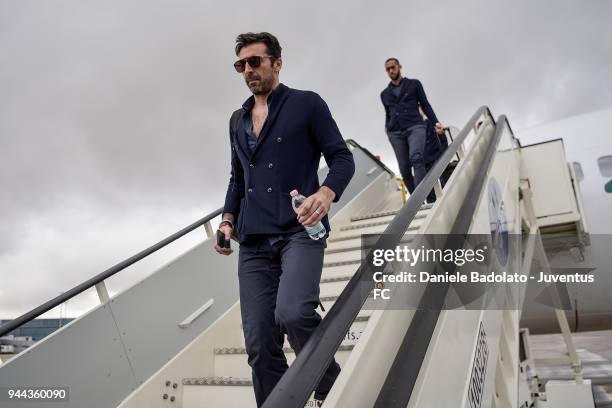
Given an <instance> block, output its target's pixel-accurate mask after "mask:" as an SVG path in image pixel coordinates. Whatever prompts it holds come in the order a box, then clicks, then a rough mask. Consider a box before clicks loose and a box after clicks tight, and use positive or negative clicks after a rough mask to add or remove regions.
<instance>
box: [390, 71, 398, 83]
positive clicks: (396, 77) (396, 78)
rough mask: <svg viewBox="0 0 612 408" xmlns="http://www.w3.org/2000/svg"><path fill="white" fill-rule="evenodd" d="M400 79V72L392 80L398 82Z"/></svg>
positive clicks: (392, 76)
mask: <svg viewBox="0 0 612 408" xmlns="http://www.w3.org/2000/svg"><path fill="white" fill-rule="evenodd" d="M399 77H400V72H398V73H397V74H395V75H391V80H392V81H397V80H398V79H399Z"/></svg>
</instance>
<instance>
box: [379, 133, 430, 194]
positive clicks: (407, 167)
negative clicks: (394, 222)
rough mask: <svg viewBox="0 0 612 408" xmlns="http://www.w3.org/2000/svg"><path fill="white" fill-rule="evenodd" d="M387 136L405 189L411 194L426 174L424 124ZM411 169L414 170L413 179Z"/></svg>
mask: <svg viewBox="0 0 612 408" xmlns="http://www.w3.org/2000/svg"><path fill="white" fill-rule="evenodd" d="M387 136H388V137H389V142H391V146H392V147H393V151H394V152H395V157H396V158H397V164H398V166H399V170H400V173H401V175H402V178H403V179H404V183H405V184H406V188H407V189H408V192H409V193H410V194H412V192H413V191H414V189H415V188H416V186H418V185H419V183H420V182H421V180H423V178H425V174H427V170H426V169H425V142H426V137H427V127H426V126H425V125H424V124H423V125H416V126H412V127H411V128H408V129H406V130H403V131H401V132H388V134H387ZM412 169H414V177H413V175H412Z"/></svg>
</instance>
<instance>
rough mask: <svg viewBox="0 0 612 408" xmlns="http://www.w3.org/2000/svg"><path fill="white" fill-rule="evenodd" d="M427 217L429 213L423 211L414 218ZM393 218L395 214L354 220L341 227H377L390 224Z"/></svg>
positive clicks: (342, 229) (352, 228) (345, 228)
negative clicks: (373, 218)
mask: <svg viewBox="0 0 612 408" xmlns="http://www.w3.org/2000/svg"><path fill="white" fill-rule="evenodd" d="M425 217H427V214H426V213H424V212H422V213H419V214H417V215H416V216H415V217H414V219H415V220H418V219H422V218H425ZM393 218H395V215H389V216H386V217H380V218H377V219H375V220H372V219H365V220H359V221H354V222H351V223H350V224H348V225H345V226H343V227H340V228H339V229H340V231H350V230H355V229H359V228H364V227H375V226H378V225H388V224H389V223H390V222H391V221H392V220H393Z"/></svg>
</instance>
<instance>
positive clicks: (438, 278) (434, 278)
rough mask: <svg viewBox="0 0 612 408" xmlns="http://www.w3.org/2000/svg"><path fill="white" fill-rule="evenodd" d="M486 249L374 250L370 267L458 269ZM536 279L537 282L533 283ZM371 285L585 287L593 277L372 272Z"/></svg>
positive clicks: (479, 258) (482, 256)
mask: <svg viewBox="0 0 612 408" xmlns="http://www.w3.org/2000/svg"><path fill="white" fill-rule="evenodd" d="M486 250H487V247H486V246H484V247H482V248H478V249H456V250H452V249H444V250H443V249H426V248H425V247H421V248H417V249H414V248H407V247H396V248H395V250H393V249H387V250H384V249H376V250H374V251H373V254H372V255H373V258H372V264H373V265H374V266H376V267H380V266H382V265H384V264H385V262H405V263H407V264H408V265H409V266H410V267H414V266H415V265H416V264H417V263H419V262H421V263H427V262H434V263H435V262H452V263H454V264H455V265H457V266H459V267H461V266H463V265H465V264H466V263H471V262H477V263H482V262H484V261H485V257H486ZM536 278H537V280H536ZM373 279H374V282H377V283H379V282H381V283H384V282H390V283H428V282H432V283H468V282H471V283H526V282H528V281H529V280H535V281H536V282H538V283H577V282H578V283H587V282H593V281H594V277H593V275H583V274H578V273H575V274H568V275H554V274H545V273H544V272H542V271H540V272H539V275H537V276H527V275H522V274H518V273H508V272H506V271H501V272H495V271H492V272H489V273H481V272H476V271H472V272H469V273H465V272H459V271H456V272H454V273H448V272H445V273H442V274H434V273H429V272H425V271H421V272H418V273H417V272H400V273H399V274H385V273H383V272H374V275H373Z"/></svg>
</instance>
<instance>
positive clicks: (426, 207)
mask: <svg viewBox="0 0 612 408" xmlns="http://www.w3.org/2000/svg"><path fill="white" fill-rule="evenodd" d="M431 207H433V204H423V205H422V206H421V208H420V209H419V211H423V210H429V209H430V208H431ZM399 212H400V209H397V210H387V211H379V212H374V213H370V214H364V215H358V216H355V217H351V221H361V220H367V219H369V218H378V217H385V216H387V215H394V214H397V213H399Z"/></svg>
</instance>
